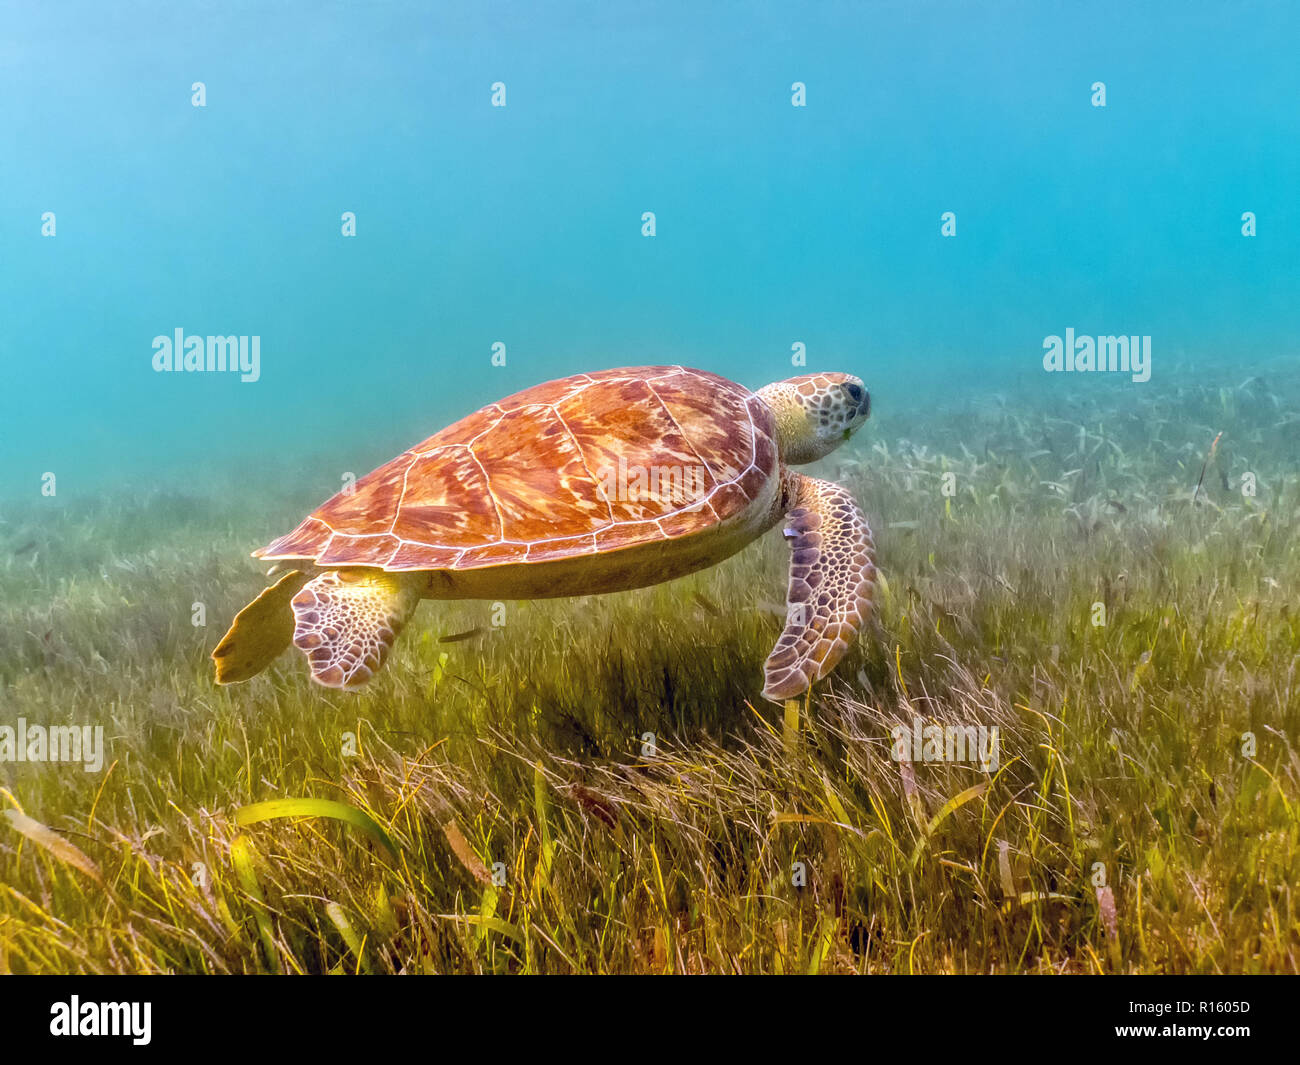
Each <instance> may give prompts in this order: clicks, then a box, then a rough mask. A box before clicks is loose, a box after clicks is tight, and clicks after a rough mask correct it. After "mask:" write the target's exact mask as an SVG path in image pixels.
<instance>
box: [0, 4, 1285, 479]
mask: <svg viewBox="0 0 1300 1065" xmlns="http://www.w3.org/2000/svg"><path fill="white" fill-rule="evenodd" d="M1139 6H1140V7H1141V10H1135V8H1136V7H1139ZM1298 44H1300V5H1295V4H1290V3H1231V4H1229V3H1220V4H1206V3H1195V2H1186V0H1184V2H1179V3H1168V4H1163V3H1161V4H1156V3H1152V4H1142V5H1134V4H1131V3H1117V4H1105V3H1101V4H1099V3H1091V4H1070V5H1066V4H1058V3H1052V4H1047V3H1043V4H1032V3H1002V4H996V3H995V4H978V5H976V4H938V3H920V2H908V3H888V4H877V3H856V4H826V3H823V4H817V3H802V2H801V3H794V2H785V3H771V2H762V3H750V4H712V3H700V2H694V3H680V4H678V3H671V4H670V3H659V4H638V5H635V8H634V7H633V5H630V4H621V3H612V2H606V3H599V2H596V3H582V4H557V3H552V4H539V5H534V4H526V3H484V2H480V0H476V2H474V3H436V4H415V3H366V4H361V3H356V4H325V3H319V2H317V3H276V4H264V3H230V4H218V3H201V4H195V3H177V2H159V3H129V2H128V3H113V4H104V3H98V2H88V3H80V2H79V3H60V2H57V0H45V2H36V0H32V2H26V3H9V2H5V3H0V365H2V366H3V371H4V383H5V388H4V389H3V392H2V393H0V455H2V456H3V458H2V461H0V495H3V496H7V497H22V498H37V497H38V495H39V490H40V484H41V480H40V479H41V475H42V474H43V473H44V472H47V471H53V472H56V473H57V474H58V491H59V496H60V498H66V497H68V496H72V497H74V498H75V497H77V496H79V495H91V494H96V493H101V494H102V493H113V492H121V491H127V490H128V489H129V490H131V491H135V490H138V489H139V488H140V487H141V486H146V487H147V486H149V485H151V484H163V483H173V482H182V483H190V484H193V485H202V484H204V483H205V482H207V481H209V480H215V479H217V478H218V476H219V475H220V476H223V477H224V476H229V473H230V471H231V470H232V469H234V470H245V469H246V470H247V471H248V474H247V475H248V477H249V478H250V484H252V485H254V486H256V487H258V488H259V490H264V491H267V492H273V491H274V490H275V485H274V484H265V483H261V482H260V481H259V478H258V469H259V468H258V466H257V460H258V456H259V455H272V456H275V458H276V460H277V461H280V462H287V463H289V464H290V466H292V465H293V464H295V463H300V464H301V465H302V466H303V467H304V468H306V467H309V466H310V465H311V463H312V462H313V461H314V456H316V455H318V454H320V453H321V452H322V451H324V450H333V451H342V452H346V453H348V454H350V455H355V457H356V463H355V468H356V470H357V471H358V472H361V471H362V470H364V469H368V468H370V466H373V465H377V464H378V463H380V462H382V461H384V460H386V459H387V458H389V457H390V456H391V455H392V454H393V453H394V452H395V451H396V450H397V449H398V448H400V447H402V446H404V445H406V444H409V443H411V442H413V441H415V440H418V439H420V438H422V437H423V436H425V435H427V434H428V433H430V432H432V431H434V430H435V429H437V428H439V427H440V426H441V425H443V424H445V423H446V422H448V421H450V420H452V419H454V418H455V417H457V416H459V415H461V414H463V413H466V412H468V411H470V410H472V409H474V408H476V407H478V406H479V405H481V404H483V403H485V402H488V401H491V400H492V399H494V398H496V397H498V396H501V395H503V394H506V393H509V392H513V391H515V390H517V389H519V388H522V387H525V386H527V385H530V384H533V383H536V382H538V381H541V380H545V379H547V378H550V377H556V376H561V375H565V374H569V373H574V372H578V371H581V370H587V369H593V368H602V367H609V366H618V365H627V364H639V363H649V362H683V363H686V364H689V365H695V366H700V367H704V368H707V369H711V370H714V371H716V372H719V373H722V374H725V375H728V376H731V377H734V378H736V379H738V380H740V381H742V382H744V383H746V384H748V385H751V386H754V387H758V386H761V385H763V384H765V383H767V382H768V381H771V380H775V379H780V378H784V377H787V376H790V375H791V374H793V373H795V372H801V371H800V370H799V369H797V368H794V367H792V366H791V362H790V356H791V350H792V345H793V344H795V343H802V344H804V345H805V346H806V351H807V365H808V367H809V368H811V369H822V368H825V369H840V370H845V371H850V372H854V373H857V374H859V375H860V376H862V377H863V378H865V379H866V380H867V382H868V384H869V386H870V387H871V388H872V390H873V394H874V397H875V407H876V410H877V412H878V413H879V412H881V411H884V410H887V409H888V405H889V404H891V403H892V404H896V405H903V404H909V405H912V406H916V405H918V404H927V403H933V402H936V401H940V402H941V401H943V400H945V399H948V398H951V397H952V396H953V395H954V394H956V393H959V392H961V393H965V394H970V393H973V392H978V391H979V390H981V389H992V388H997V387H1003V386H1006V385H1014V384H1016V383H1018V382H1028V381H1031V380H1035V381H1037V380H1042V379H1043V377H1044V371H1043V368H1042V354H1043V342H1044V338H1045V337H1047V336H1049V335H1053V334H1063V333H1064V331H1065V330H1066V329H1067V328H1071V329H1073V330H1075V331H1076V332H1078V333H1080V334H1085V333H1089V334H1098V335H1100V334H1120V333H1122V334H1140V335H1148V336H1150V337H1151V338H1152V340H1151V344H1152V351H1153V360H1152V361H1153V365H1152V375H1151V380H1150V381H1148V382H1146V383H1145V384H1133V385H1131V387H1134V388H1146V389H1159V388H1161V387H1167V385H1165V384H1162V380H1163V381H1168V380H1169V377H1170V374H1171V373H1172V372H1173V371H1174V370H1176V369H1177V368H1178V367H1179V366H1184V365H1200V366H1203V367H1205V368H1206V369H1207V371H1208V372H1209V373H1211V374H1222V375H1223V376H1224V378H1225V380H1228V379H1231V381H1232V382H1233V383H1235V381H1236V380H1237V379H1238V378H1239V377H1240V373H1239V372H1238V371H1239V370H1240V367H1241V366H1244V365H1246V364H1248V363H1251V362H1252V361H1253V360H1258V359H1266V358H1271V359H1276V358H1278V357H1287V356H1294V355H1295V354H1296V353H1297V345H1296V337H1297V334H1298V332H1300V254H1298V253H1297V249H1298V248H1300V61H1297V45H1298ZM796 81H798V82H803V83H805V84H806V106H805V107H794V106H792V103H791V99H792V88H791V87H792V84H793V83H794V82H796ZM1098 81H1100V82H1104V83H1105V87H1106V106H1105V107H1104V108H1103V107H1095V106H1093V103H1092V99H1093V95H1094V92H1093V89H1092V86H1093V83H1094V82H1098ZM195 82H202V83H203V84H204V86H205V89H206V105H205V106H203V107H196V106H193V104H192V85H193V84H194V83H195ZM495 82H502V83H504V85H505V91H506V106H505V107H504V108H501V107H493V106H492V86H493V84H494V83H495ZM346 211H351V212H355V216H356V233H357V235H356V236H355V237H345V236H343V235H342V233H341V227H342V225H343V223H342V220H341V216H342V215H343V213H344V212H346ZM647 211H652V212H654V214H655V218H656V233H655V235H654V236H653V237H649V236H644V235H643V234H642V215H643V212H647ZM948 211H951V212H954V213H955V215H956V235H955V236H951V237H945V236H943V235H942V234H941V217H942V215H943V213H944V212H948ZM1247 211H1250V212H1253V213H1254V215H1255V217H1256V226H1257V235H1256V236H1253V237H1247V236H1243V234H1242V225H1243V222H1242V215H1243V212H1247ZM45 212H53V213H54V216H55V235H54V236H44V235H42V226H43V220H42V216H43V214H44V213H45ZM178 328H180V329H183V330H184V331H185V332H186V333H187V334H193V335H199V336H205V335H208V334H221V335H247V336H250V337H251V336H257V337H259V338H260V341H259V343H260V349H259V350H260V365H259V367H258V371H259V377H258V379H257V380H256V381H250V382H242V381H241V380H240V379H239V375H237V374H231V373H225V374H216V373H174V372H173V373H163V372H156V371H155V370H154V368H153V365H152V362H153V357H154V349H153V343H154V338H155V337H158V336H171V335H172V334H173V332H174V331H175V330H176V329H178ZM497 342H501V343H503V344H504V345H505V347H506V365H505V366H494V365H493V364H492V361H491V357H492V346H493V344H494V343H497ZM1057 383H1059V385H1060V387H1062V388H1067V387H1068V388H1079V387H1091V379H1080V378H1071V377H1069V376H1068V375H1058V377H1057V378H1056V379H1055V380H1054V381H1053V384H1057ZM325 480H327V481H328V480H334V481H337V476H336V473H335V472H334V471H330V472H329V473H328V475H327V477H326V478H325Z"/></svg>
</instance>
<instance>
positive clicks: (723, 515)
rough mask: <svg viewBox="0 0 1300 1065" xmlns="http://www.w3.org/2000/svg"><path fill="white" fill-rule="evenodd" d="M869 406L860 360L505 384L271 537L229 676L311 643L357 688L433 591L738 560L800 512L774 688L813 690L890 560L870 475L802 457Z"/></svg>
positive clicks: (505, 587) (461, 592)
mask: <svg viewBox="0 0 1300 1065" xmlns="http://www.w3.org/2000/svg"><path fill="white" fill-rule="evenodd" d="M870 405H871V400H870V397H869V395H868V393H867V390H866V388H865V387H864V386H863V384H862V381H861V380H859V379H858V378H856V377H853V376H851V375H849V374H842V373H814V374H805V375H802V376H799V377H792V378H790V379H789V380H787V381H779V382H777V383H775V384H771V385H768V386H767V387H765V388H761V389H759V390H758V391H757V392H751V391H749V390H748V389H747V388H744V387H743V386H741V385H738V384H735V383H734V382H732V381H728V380H726V379H725V378H722V377H719V376H717V375H716V374H712V373H707V372H705V371H704V370H692V369H688V368H686V367H683V366H638V367H630V368H627V369H620V370H604V371H601V372H599V373H584V374H577V375H575V376H573V377H565V378H563V379H562V380H558V381H549V382H547V383H545V384H540V385H536V386H534V387H532V388H529V389H526V390H524V391H523V392H519V393H516V394H515V395H513V396H511V397H509V398H508V399H503V400H501V401H500V402H497V403H491V404H489V405H488V406H486V407H483V408H482V409H481V410H478V411H475V412H474V413H473V414H471V415H469V416H468V417H466V418H462V419H461V420H460V421H458V422H456V423H455V424H454V425H451V426H449V427H447V428H446V429H443V430H442V431H441V432H439V433H435V434H434V435H433V436H431V437H429V438H428V439H427V440H425V441H424V442H423V443H420V444H417V445H415V447H413V448H411V449H410V450H408V451H405V452H403V453H402V454H401V455H399V456H398V457H397V458H395V459H393V460H392V461H391V462H389V463H387V464H386V465H383V466H380V467H379V468H378V469H377V470H375V471H373V472H372V473H369V474H367V475H366V476H365V477H362V478H361V479H360V480H359V481H357V482H356V484H355V485H354V486H353V487H352V488H351V489H349V490H345V491H343V492H340V493H339V494H338V495H336V496H334V497H333V498H332V499H330V500H329V501H328V502H326V503H325V504H324V505H322V506H321V507H320V508H319V509H317V510H316V511H315V512H314V513H313V514H312V515H311V516H310V517H308V518H307V519H306V520H304V521H303V522H302V524H301V525H299V526H298V527H297V528H296V529H294V530H293V532H291V533H289V534H288V535H287V536H282V537H280V539H278V540H276V541H274V542H273V543H271V544H269V545H267V546H266V547H264V548H262V549H261V550H260V551H254V552H253V556H254V557H255V558H261V559H264V560H268V561H275V562H277V563H278V565H277V566H276V567H274V568H273V569H272V570H271V573H272V574H275V573H277V572H281V573H282V574H283V575H282V576H281V577H280V579H279V581H278V582H277V583H276V584H275V585H273V586H272V587H269V588H267V589H266V590H265V591H263V592H262V594H261V595H260V596H258V597H257V599H255V600H254V601H253V602H252V603H250V604H249V605H248V606H246V607H245V608H244V609H243V610H242V611H240V612H239V615H238V616H237V617H236V618H235V621H234V624H233V625H231V627H230V631H229V632H227V633H226V635H225V637H224V638H223V639H222V641H221V643H220V644H219V645H218V646H217V648H216V650H214V651H213V652H212V657H213V659H214V660H215V662H216V679H217V683H218V684H229V683H232V682H234V681H241V680H247V679H248V678H249V677H253V676H255V675H256V674H258V673H260V672H261V671H262V670H263V669H265V668H266V667H267V666H268V665H269V664H270V663H271V661H272V659H274V658H275V657H276V656H277V655H278V654H280V652H281V651H283V650H284V649H285V648H286V647H288V646H289V644H290V642H292V643H293V644H294V645H295V646H296V647H298V648H299V649H301V650H302V651H303V652H304V653H305V654H306V655H307V660H308V662H309V664H310V666H311V674H312V678H313V679H314V680H315V681H317V682H318V683H320V684H323V685H326V686H327V687H331V688H357V687H359V686H361V685H362V684H364V683H365V682H366V681H368V680H369V679H370V678H371V676H373V675H374V673H375V672H376V671H377V670H378V669H379V667H380V666H382V665H383V663H384V659H385V658H386V657H387V655H388V652H389V650H390V649H391V647H392V645H393V641H394V639H395V638H396V637H397V635H398V633H399V632H400V631H401V630H402V627H403V626H404V625H405V624H406V622H407V621H408V620H409V619H410V617H411V614H412V612H413V611H414V610H415V607H416V606H417V605H418V603H419V601H420V600H421V599H493V600H499V599H541V598H552V597H558V596H575V595H592V594H595V593H600V592H616V591H622V590H624V589H628V588H640V587H644V586H646V585H650V584H657V583H659V582H661V581H667V580H671V579H673V578H674V577H680V576H682V575H683V574H687V573H691V572H694V571H695V570H699V569H703V568H705V567H706V566H711V565H713V564H715V563H717V562H721V561H722V560H723V559H725V558H727V557H728V556H730V555H733V554H735V553H736V552H737V551H739V550H740V549H741V548H743V547H745V546H746V545H747V544H749V543H750V542H751V541H753V540H755V539H756V538H757V537H758V536H759V535H760V534H762V533H764V532H766V531H767V530H768V529H770V528H772V527H773V526H775V525H777V524H778V523H781V521H782V516H783V515H784V518H785V520H784V526H783V527H784V531H785V536H786V538H787V540H789V542H790V547H791V551H792V554H791V561H790V584H789V591H788V594H787V597H786V598H787V604H786V609H787V613H786V622H785V630H784V632H783V633H782V634H781V637H780V639H779V640H778V642H777V644H776V647H775V648H774V649H773V650H772V653H771V655H769V656H768V659H767V662H766V665H765V667H764V682H765V683H764V687H763V694H764V696H766V697H767V698H769V699H772V700H774V701H781V700H784V699H788V698H791V697H793V696H796V695H798V694H800V693H801V692H803V691H804V690H805V689H807V688H808V687H809V686H810V685H811V684H812V683H813V682H814V681H816V680H818V679H819V678H820V677H822V676H824V675H825V674H826V673H827V672H829V671H830V670H831V669H832V668H833V667H834V666H835V664H836V663H837V662H838V661H839V660H840V658H842V657H843V655H844V653H845V651H847V650H848V647H849V643H850V641H851V640H852V639H853V638H854V637H855V636H856V634H857V632H858V630H859V628H860V627H861V626H862V624H863V622H864V621H865V619H866V616H867V613H868V610H869V609H870V605H871V596H872V589H873V581H874V577H875V567H874V563H873V559H872V556H873V550H874V546H873V542H872V538H871V530H870V528H869V527H868V525H867V521H866V518H865V517H864V516H863V514H862V511H861V510H860V509H859V508H858V505H857V504H856V503H855V502H854V500H853V497H852V496H851V495H850V494H849V492H848V491H847V490H846V489H844V488H842V487H841V486H840V485H837V484H834V483H833V482H830V481H821V480H817V479H815V478H812V477H806V476H804V475H802V474H800V473H798V472H796V471H795V470H793V469H791V468H790V467H791V466H797V465H802V464H804V463H808V462H813V461H815V460H817V459H819V458H821V457H822V456H824V455H826V454H828V453H830V452H831V451H833V450H834V449H835V448H836V447H838V446H839V445H840V444H842V443H843V442H844V441H845V440H847V439H848V438H849V437H850V436H851V435H852V434H853V432H854V431H855V430H857V429H858V428H859V427H860V426H861V425H862V424H863V422H865V421H866V420H867V416H868V414H869V412H870Z"/></svg>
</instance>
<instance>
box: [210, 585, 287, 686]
mask: <svg viewBox="0 0 1300 1065" xmlns="http://www.w3.org/2000/svg"><path fill="white" fill-rule="evenodd" d="M309 576H310V574H307V573H302V572H300V571H299V570H296V569H293V570H290V571H289V572H288V573H286V574H285V575H284V576H283V577H281V578H280V579H279V580H278V581H276V582H275V584H273V585H271V587H269V588H266V589H263V591H262V594H261V595H259V596H258V597H257V598H256V599H254V600H253V601H252V602H251V603H249V604H248V606H246V607H244V609H243V610H241V611H240V612H239V613H238V614H236V615H235V620H234V621H233V622H232V623H231V625H230V630H229V631H228V632H227V633H226V634H225V635H224V636H223V637H222V638H221V642H220V643H219V644H217V646H216V648H215V649H214V650H213V652H212V661H213V662H214V663H215V664H216V672H217V683H218V684H235V683H238V682H239V681H241V680H249V679H250V678H252V677H256V676H257V675H258V674H259V673H261V672H262V670H264V669H265V668H266V667H267V666H269V665H270V664H271V663H272V662H273V661H275V659H276V658H277V657H278V656H279V655H280V653H281V652H282V651H284V649H285V648H286V647H288V646H289V642H290V641H291V640H292V639H293V612H292V611H291V610H290V609H289V601H290V600H291V599H292V598H293V597H294V596H295V595H296V594H297V592H298V589H300V588H301V587H302V586H303V585H304V584H306V583H307V579H308V577H309Z"/></svg>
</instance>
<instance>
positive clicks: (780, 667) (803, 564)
mask: <svg viewBox="0 0 1300 1065" xmlns="http://www.w3.org/2000/svg"><path fill="white" fill-rule="evenodd" d="M785 535H786V539H787V540H788V541H789V543H790V549H791V555H790V589H789V592H788V593H787V595H786V620H785V631H784V632H782V633H781V638H780V639H779V640H778V641H777V644H776V646H775V647H774V648H773V649H772V653H771V654H770V655H768V657H767V662H766V663H764V665H763V678H764V684H763V695H764V697H765V698H767V699H771V700H772V701H773V702H782V701H784V700H786V699H792V698H794V697H795V696H796V695H799V694H800V693H802V692H803V691H804V690H806V689H807V688H809V687H810V686H811V685H812V684H813V683H815V682H816V681H818V680H820V679H821V678H822V677H824V676H825V675H826V674H827V673H829V672H830V671H831V670H832V669H834V668H835V665H836V664H837V663H838V662H839V660H840V659H841V658H843V657H844V654H845V652H846V651H848V649H849V645H850V642H851V641H852V640H853V638H854V637H856V636H857V634H858V631H859V630H860V629H861V628H862V626H863V624H864V623H865V622H866V619H867V615H868V613H869V612H870V610H871V594H872V590H873V586H874V584H875V576H876V567H875V563H874V561H873V556H874V555H875V544H874V542H873V541H872V538H871V528H870V526H869V525H868V524H867V519H866V516H865V515H864V514H863V513H862V511H861V510H860V509H859V507H858V505H857V503H856V502H854V500H853V496H851V495H850V494H849V492H848V490H847V489H846V488H842V487H841V486H840V485H838V484H833V483H832V482H830V481H819V480H817V479H816V478H814V477H800V478H799V481H798V485H797V490H796V497H795V506H794V507H793V508H792V509H791V510H790V511H789V513H788V514H786V527H785Z"/></svg>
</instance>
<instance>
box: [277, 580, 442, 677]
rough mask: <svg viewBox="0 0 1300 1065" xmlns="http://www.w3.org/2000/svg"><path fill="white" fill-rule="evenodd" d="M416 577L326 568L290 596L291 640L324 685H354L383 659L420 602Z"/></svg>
mask: <svg viewBox="0 0 1300 1065" xmlns="http://www.w3.org/2000/svg"><path fill="white" fill-rule="evenodd" d="M420 591H421V582H420V579H419V578H413V577H411V576H410V575H404V574H398V573H385V572H384V571H383V570H364V569H351V570H327V571H326V572H324V573H322V574H321V575H320V576H319V577H316V578H314V579H313V580H311V581H308V582H307V584H306V585H304V586H303V588H302V591H300V592H298V594H297V595H295V596H294V597H293V617H294V627H293V645H294V646H295V647H297V648H298V649H299V650H300V651H302V652H303V653H304V654H306V656H307V661H308V663H309V664H310V665H311V677H312V680H314V681H316V683H317V684H323V685H324V686H325V687H327V688H359V687H361V685H363V684H365V683H366V681H368V680H369V679H370V678H371V677H372V676H374V674H375V673H376V672H378V670H379V667H380V666H382V665H383V664H384V660H385V659H386V658H387V657H388V652H389V651H391V650H392V647H393V641H394V640H396V639H397V634H398V633H399V632H401V631H402V629H403V628H404V627H405V625H406V622H407V620H408V619H409V618H410V616H411V614H412V613H414V611H415V608H416V607H417V606H418V605H419V603H420Z"/></svg>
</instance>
